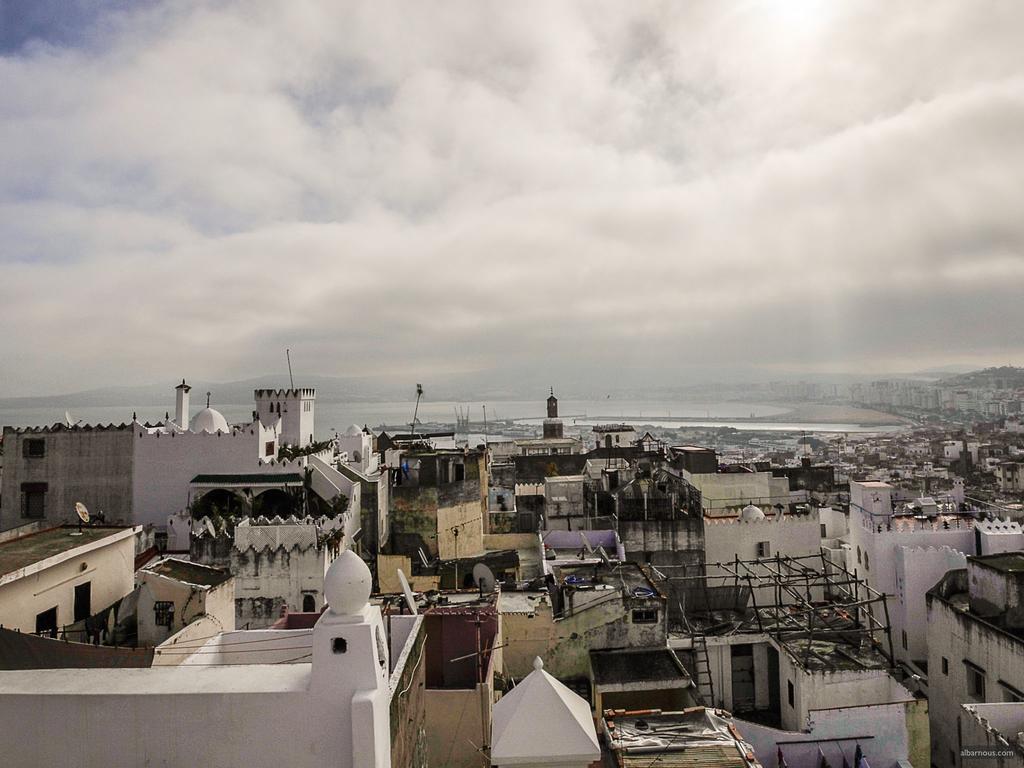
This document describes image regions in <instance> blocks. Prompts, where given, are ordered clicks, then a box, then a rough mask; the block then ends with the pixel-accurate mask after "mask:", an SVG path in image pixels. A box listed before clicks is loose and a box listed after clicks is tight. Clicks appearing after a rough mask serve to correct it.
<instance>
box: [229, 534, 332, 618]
mask: <svg viewBox="0 0 1024 768" xmlns="http://www.w3.org/2000/svg"><path fill="white" fill-rule="evenodd" d="M331 562H333V558H332V557H330V554H329V552H328V550H327V549H326V548H320V549H318V548H316V547H313V546H310V547H308V548H302V547H294V548H289V549H286V548H284V547H278V548H275V549H271V548H267V549H261V550H255V549H252V548H249V549H246V550H242V551H239V550H237V549H234V550H232V552H231V573H233V574H234V575H235V608H236V610H235V621H236V623H237V625H238V626H244V625H248V626H249V628H250V629H260V628H263V627H269V626H270V625H271V624H273V623H274V622H275V621H277V619H279V618H280V617H281V615H282V611H283V609H284V608H285V607H287V609H288V610H289V611H292V612H295V611H301V610H303V605H302V604H303V598H304V597H305V595H312V596H313V599H314V609H315V610H318V611H319V610H320V609H321V608H323V606H324V598H323V587H324V573H325V572H326V570H327V566H329V565H330V564H331Z"/></svg>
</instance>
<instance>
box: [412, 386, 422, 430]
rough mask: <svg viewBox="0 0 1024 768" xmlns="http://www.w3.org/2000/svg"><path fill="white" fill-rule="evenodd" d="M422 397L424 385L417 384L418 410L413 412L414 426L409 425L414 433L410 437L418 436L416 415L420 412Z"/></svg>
mask: <svg viewBox="0 0 1024 768" xmlns="http://www.w3.org/2000/svg"><path fill="white" fill-rule="evenodd" d="M421 397H423V385H422V384H417V385H416V408H415V409H414V410H413V412H412V424H410V425H409V426H410V427H411V428H412V431H411V432H410V433H409V436H410V437H415V436H416V415H417V414H418V413H419V412H420V398H421Z"/></svg>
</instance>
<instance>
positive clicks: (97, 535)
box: [0, 525, 132, 576]
mask: <svg viewBox="0 0 1024 768" xmlns="http://www.w3.org/2000/svg"><path fill="white" fill-rule="evenodd" d="M131 530H132V529H131V527H129V526H102V527H101V526H92V527H90V526H85V525H83V526H82V531H81V535H80V536H79V535H78V526H77V525H75V526H65V527H61V528H50V529H49V530H45V531H39V532H38V533H30V534H28V535H26V536H21V537H19V538H17V539H11V540H10V541H5V542H3V543H0V576H6V575H7V574H9V573H14V572H15V571H19V570H21V569H22V568H27V567H28V566H30V565H33V564H34V563H38V562H40V561H41V560H47V559H49V558H51V557H56V556H57V555H62V554H64V553H66V552H70V551H71V550H73V549H76V548H78V547H82V546H85V545H87V544H93V543H95V542H97V541H102V540H103V539H106V538H111V537H114V536H117V535H118V534H122V533H124V532H125V531H131Z"/></svg>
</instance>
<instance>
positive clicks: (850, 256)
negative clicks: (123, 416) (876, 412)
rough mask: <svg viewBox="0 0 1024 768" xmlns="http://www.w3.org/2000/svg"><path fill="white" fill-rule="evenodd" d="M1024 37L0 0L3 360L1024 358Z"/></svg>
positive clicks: (993, 25)
mask: <svg viewBox="0 0 1024 768" xmlns="http://www.w3.org/2000/svg"><path fill="white" fill-rule="evenodd" d="M98 9H99V10H98ZM1022 31H1024V4H1022V3H1020V2H1019V1H1018V0H1007V1H1006V2H984V1H979V2H963V0H955V1H952V2H941V1H939V2H936V1H935V0H928V1H927V2H926V1H924V0H922V1H921V2H907V3H892V2H886V1H885V0H882V1H880V2H856V1H851V2H848V3H842V4H839V3H834V2H831V1H830V0H779V2H766V1H764V2H755V1H753V0H738V1H737V2H723V1H720V0H714V1H713V2H706V3H701V2H677V1H673V2H666V3H648V2H629V3H623V2H609V3H600V2H586V3H582V2H581V3H549V2H538V3H530V2H515V3H509V2H493V3H483V2H445V3H430V2H404V3H392V2H381V0H373V2H366V3H361V2H342V3H339V2H327V1H326V0H325V1H323V2H305V1H304V0H290V2H287V3H280V2H266V3H260V2H245V3H232V2H224V1H223V0H217V1H216V2H212V1H211V2H202V1H200V0H174V2H167V3H162V2H153V1H149V2H127V1H122V2H107V3H101V2H91V1H89V0H0V327H2V328H3V333H2V334H0V390H2V394H5V395H18V394H29V393H33V392H39V393H50V392H60V391H68V390H76V389H83V388H87V387H93V386H102V385H106V384H110V383H143V382H152V381H159V380H163V379H175V378H178V377H181V376H190V377H195V378H206V379H228V378H232V377H243V376H249V375H258V374H263V373H267V372H270V371H276V370H278V369H280V368H282V367H283V350H284V348H285V347H290V348H291V349H292V354H293V358H295V359H296V360H297V361H301V363H302V368H303V369H304V370H308V371H315V372H316V373H321V374H337V375H360V374H373V375H381V374H383V375H389V376H390V375H393V376H395V377H402V378H408V379H409V380H413V379H426V380H429V378H430V376H432V375H435V376H436V375H440V374H441V372H450V371H456V372H463V371H465V372H470V371H485V370H486V371H494V370H499V371H506V372H507V375H508V376H509V377H510V378H514V377H515V376H516V375H517V372H519V371H522V370H525V369H542V370H545V371H550V372H551V376H552V378H554V379H556V380H558V378H559V377H565V378H569V377H572V376H574V375H585V376H602V375H607V376H608V377H609V378H611V379H615V378H616V377H619V376H622V375H624V374H623V372H624V371H634V372H635V371H644V372H645V375H647V374H649V375H651V376H653V377H656V378H660V379H662V380H664V381H672V380H677V379H683V378H686V377H694V376H698V375H709V376H710V375H715V374H716V373H720V372H722V371H730V370H746V371H752V372H755V373H756V374H758V375H762V374H763V375H764V376H766V377H770V376H773V375H776V374H777V373H779V372H789V371H793V372H801V371H854V372H864V371H870V372H880V373H881V372H886V371H909V370H915V369H920V368H922V367H928V366H935V365H943V364H948V363H967V364H975V363H977V364H983V363H1006V362H1017V363H1024V354H1022V353H1024V302H1022V301H1021V295H1022V289H1024V251H1022V244H1024V173H1022V169H1024V45H1021V42H1020V41H1021V35H1022Z"/></svg>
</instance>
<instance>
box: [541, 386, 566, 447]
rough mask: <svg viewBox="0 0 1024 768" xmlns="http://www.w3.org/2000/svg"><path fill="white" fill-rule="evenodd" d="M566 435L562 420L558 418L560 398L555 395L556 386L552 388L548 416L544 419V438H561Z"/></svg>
mask: <svg viewBox="0 0 1024 768" xmlns="http://www.w3.org/2000/svg"><path fill="white" fill-rule="evenodd" d="M563 437H565V431H564V428H563V426H562V420H561V419H560V418H558V398H557V397H555V388H554V387H552V388H551V396H550V397H549V398H548V417H547V418H546V419H544V439H545V440H547V439H561V438H563Z"/></svg>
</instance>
